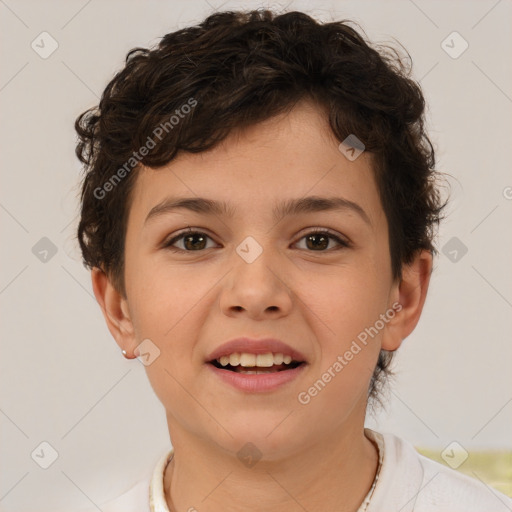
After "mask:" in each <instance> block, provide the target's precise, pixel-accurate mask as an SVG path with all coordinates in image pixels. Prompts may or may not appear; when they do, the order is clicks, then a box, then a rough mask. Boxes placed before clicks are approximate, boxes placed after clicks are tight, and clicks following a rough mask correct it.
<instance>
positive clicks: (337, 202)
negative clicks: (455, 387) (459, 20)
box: [76, 11, 512, 512]
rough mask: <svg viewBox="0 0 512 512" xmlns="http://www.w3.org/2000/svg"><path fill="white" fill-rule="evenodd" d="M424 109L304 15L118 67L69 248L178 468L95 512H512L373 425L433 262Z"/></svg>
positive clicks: (388, 71) (168, 458) (225, 15)
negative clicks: (147, 387) (75, 242)
mask: <svg viewBox="0 0 512 512" xmlns="http://www.w3.org/2000/svg"><path fill="white" fill-rule="evenodd" d="M424 106H425V104H424V98H423V95H422V92H421V89H420V88H419V86H418V85H417V84H416V83H415V82H413V81H412V80H411V79H410V78H408V76H407V73H406V72H405V71H404V66H403V65H402V63H401V61H400V59H399V57H398V56H395V57H393V55H392V53H391V52H386V51H385V50H381V52H380V53H378V52H377V51H376V50H374V49H372V48H371V47H370V46H369V45H368V44H367V43H366V42H365V41H364V39H363V38H362V37H361V36H360V35H359V34H358V33H357V32H356V31H355V30H354V29H353V28H351V27H350V26H349V25H348V24H346V23H344V22H333V23H325V24H321V23H319V22H317V21H315V20H313V19H312V18H310V17H309V16H307V15H305V14H303V13H300V12H290V13H286V14H283V15H279V16H278V15H276V14H273V13H272V12H270V11H253V12H248V13H245V12H220V13H216V14H214V15H211V16H210V17H208V18H207V19H206V20H205V21H204V22H203V23H201V24H200V25H199V26H195V27H189V28H185V29H183V30H179V31H177V32H174V33H170V34H167V35H166V36H165V37H164V38H163V39H162V40H161V42H160V43H159V45H158V46H157V47H156V48H154V49H152V50H147V49H142V48H137V49H135V50H132V51H131V52H130V53H129V54H128V56H127V61H126V66H125V68H124V69H123V70H122V71H121V72H120V73H118V74H117V75H116V76H115V77H114V79H113V80H112V81H111V82H110V83H109V85H108V86H107V88H106V90H105V91H104V93H103V96H102V99H101V101H100V104H99V106H98V108H95V109H91V110H89V111H87V112H84V113H83V114H82V115H81V116H80V117H79V118H78V119H77V122H76V129H77V131H78V134H79V137H80V141H79V144H78V146H77V155H78V156H79V158H80V160H81V161H82V162H83V163H84V164H85V170H86V174H85V178H84V182H83V188H82V197H81V199H82V205H81V206H82V210H81V220H80V224H79V228H78V239H79V242H80V245H81V249H82V252H83V258H84V263H85V264H86V265H87V266H88V268H90V269H91V273H92V282H93V289H94V293H95V296H96V298H97V300H98V302H99V305H100V306H101V309H102V311H103V314H104V316H105V320H106V323H107V325H108V328H109V330H110V332H111V334H112V336H113V337H114V338H115V340H116V342H117V343H118V345H119V346H120V348H121V349H122V350H123V353H124V354H125V356H126V357H128V358H133V357H139V358H140V360H141V362H143V364H144V365H145V369H146V372H147V375H148V378H149V380H150V383H151V385H152V388H153V389H154V391H155V393H156V394H157V396H158V398H159V399H160V401H161V402H162V404H163V405H164V407H165V410H166V416H167V422H168V427H169V435H170V439H171V442H172V446H173V449H172V450H171V451H170V452H169V453H166V454H163V456H162V458H161V460H160V461H159V463H158V464H157V467H156V468H155V470H154V473H153V475H148V479H147V480H144V481H142V482H140V483H139V484H138V485H136V486H135V487H134V488H132V489H131V490H130V491H129V492H128V493H127V494H125V495H123V496H121V497H119V498H117V499H115V500H114V501H112V502H110V503H109V504H106V505H103V506H102V510H103V511H104V512H110V511H121V510H122V511H123V512H129V511H133V512H135V511H143V510H144V511H150V510H151V511H155V512H156V511H179V512H184V511H196V510H197V511H201V512H217V511H223V512H231V511H265V512H274V511H283V510H284V511H287V512H292V511H304V510H308V511H310V512H313V511H319V510H325V511H334V510H336V511H338V512H356V511H357V512H363V511H367V512H398V511H401V512H406V511H413V510H414V511H415V512H427V511H428V512H434V511H445V512H457V511H460V512H462V511H464V512H469V511H475V512H476V511H478V512H491V511H501V510H507V508H508V509H509V510H510V509H511V508H512V500H510V499H509V498H507V497H505V496H504V495H502V494H499V493H498V492H496V491H492V490H490V489H489V488H487V487H486V486H485V485H484V484H482V483H481V482H479V481H477V480H473V479H470V478H469V477H466V476H463V475H461V474H459V473H457V472H455V471H453V470H450V469H448V468H446V467H445V466H442V465H440V464H437V463H435V462H433V461H431V460H429V459H426V458H425V457H422V456H420V455H419V454H418V453H417V452H416V451H415V450H414V449H413V448H412V446H411V445H410V444H409V443H407V442H406V441H404V440H402V439H399V438H398V437H395V436H393V435H390V434H380V433H378V432H375V431H372V430H370V429H365V428H364V420H365V414H366V410H367V408H368V405H369V404H370V405H372V404H374V403H377V402H378V401H379V399H380V396H381V393H382V388H383V385H384V384H385V380H386V376H387V373H388V372H389V369H388V367H389V364H390V362H391V359H392V356H393V353H394V352H395V351H396V350H397V349H398V348H399V347H400V344H401V343H402V341H403V340H404V339H405V338H406V337H407V336H409V335H410V334H411V332H412V331H413V330H414V328H415V326H416V324H417V322H418V320H419V318H420V315H421V312H422V308H423V304H424V301H425V297H426V294H427V289H428V285H429V279H430V274H431V271H432V259H433V255H434V254H435V252H436V251H435V249H434V246H433V238H434V235H435V228H436V227H437V225H438V223H439V220H440V218H441V211H442V209H443V207H444V204H443V202H442V201H441V199H440V194H439V192H438V188H437V183H436V180H437V173H436V172H435V171H434V165H435V159H434V150H433V148H432V145H431V144H430V141H429V139H428V137H427V135H426V134H425V132H424V127H423V123H424Z"/></svg>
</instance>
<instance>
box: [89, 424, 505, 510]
mask: <svg viewBox="0 0 512 512" xmlns="http://www.w3.org/2000/svg"><path fill="white" fill-rule="evenodd" d="M365 433H366V436H367V437H368V438H370V439H371V440H372V441H374V443H376V444H377V446H378V450H379V459H380V467H379V470H378V471H377V477H376V481H375V482H374V488H372V489H370V491H369V492H368V495H367V497H366V498H365V500H364V501H363V503H362V504H361V506H360V508H359V509H358V511H357V512H510V511H512V499H511V498H509V497H507V496H505V495H504V494H502V493H500V492H498V491H496V490H495V489H493V488H491V487H490V486H488V485H485V484H484V483H482V482H480V481H479V480H476V479H473V478H470V477H468V476H465V475H463V474H461V473H459V472H457V471H455V470H453V469H450V468H448V467H446V466H444V465H442V464H439V463H437V462H434V461H433V460H430V459H428V458H426V457H424V456H423V455H420V454H419V453H418V452H417V451H416V450H415V449H414V447H413V446H412V445H411V444H410V443H409V442H407V441H405V440H404V439H400V438H399V437H396V436H394V435H393V434H387V433H384V434H380V433H378V432H374V431H373V430H370V429H365ZM172 455H173V450H172V449H171V450H170V451H169V452H167V453H166V454H165V455H164V456H162V457H161V458H160V460H159V461H158V463H157V465H156V467H155V469H154V471H153V474H152V475H150V476H149V477H148V478H147V479H144V480H142V481H140V482H138V483H137V484H136V485H135V486H134V487H132V488H131V489H130V490H129V491H128V492H126V493H125V494H123V495H121V496H119V497H117V498H115V499H114V500H111V501H109V502H107V503H104V504H100V505H99V506H100V508H101V510H102V511H103V512H169V509H168V507H167V503H166V501H165V495H164V490H163V476H164V471H165V467H166V466H167V463H168V461H169V460H170V458H171V457H172ZM368 499H369V501H370V502H369V504H367V502H368ZM365 507H366V508H365ZM91 512H92V509H91ZM94 512H97V509H96V508H95V509H94Z"/></svg>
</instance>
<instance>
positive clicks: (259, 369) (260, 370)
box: [209, 359, 306, 375]
mask: <svg viewBox="0 0 512 512" xmlns="http://www.w3.org/2000/svg"><path fill="white" fill-rule="evenodd" d="M209 364H211V365H213V366H215V368H218V369H219V370H224V371H228V372H235V373H243V374H247V375H256V374H264V373H277V372H285V371H289V370H294V369H295V368H298V367H299V366H302V365H305V364H306V362H305V361H290V362H289V363H284V362H283V363H281V364H272V365H271V366H256V365H253V366H242V365H241V364H237V365H232V364H230V363H227V364H225V365H222V364H221V363H220V361H218V360H217V359H214V360H212V361H209Z"/></svg>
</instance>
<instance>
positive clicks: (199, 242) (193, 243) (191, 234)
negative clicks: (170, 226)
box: [164, 231, 211, 252]
mask: <svg viewBox="0 0 512 512" xmlns="http://www.w3.org/2000/svg"><path fill="white" fill-rule="evenodd" d="M208 239H210V240H211V238H210V237H209V236H208V235H207V234H206V233H202V232H201V231H186V232H185V233H181V234H180V235H177V236H175V237H174V238H172V239H171V240H169V241H168V242H166V243H165V244H164V247H165V248H167V249H169V250H171V251H184V252H194V251H201V250H204V249H207V247H206V242H207V240H208ZM181 241H183V247H182V248H180V247H173V246H174V244H176V243H177V242H181Z"/></svg>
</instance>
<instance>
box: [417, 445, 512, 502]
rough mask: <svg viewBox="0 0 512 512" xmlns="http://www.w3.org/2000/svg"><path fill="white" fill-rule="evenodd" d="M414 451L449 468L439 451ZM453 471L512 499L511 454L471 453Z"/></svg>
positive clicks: (501, 452) (492, 452)
mask: <svg viewBox="0 0 512 512" xmlns="http://www.w3.org/2000/svg"><path fill="white" fill-rule="evenodd" d="M416 450H418V452H419V453H421V454H422V455H424V456H425V457H428V458H429V459H432V460H435V461H436V462H439V463H440V464H444V465H445V466H447V467H450V465H449V464H447V463H446V462H445V461H444V460H443V458H442V457H441V451H436V450H431V449H426V448H417V447H416ZM453 469H455V471H459V472H461V473H464V474H465V475H468V476H470V477H473V478H476V479H480V480H482V481H483V482H485V483H486V484H487V485H490V486H491V487H493V488H494V489H497V490H498V491H500V492H502V493H503V494H506V495H507V496H510V497H512V452H503V451H471V452H470V453H469V455H468V458H467V459H466V460H465V461H464V462H463V463H462V464H461V465H460V466H459V467H458V468H453Z"/></svg>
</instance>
